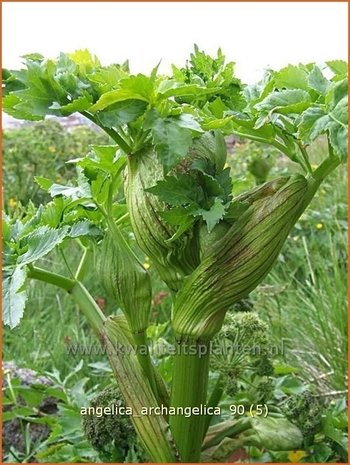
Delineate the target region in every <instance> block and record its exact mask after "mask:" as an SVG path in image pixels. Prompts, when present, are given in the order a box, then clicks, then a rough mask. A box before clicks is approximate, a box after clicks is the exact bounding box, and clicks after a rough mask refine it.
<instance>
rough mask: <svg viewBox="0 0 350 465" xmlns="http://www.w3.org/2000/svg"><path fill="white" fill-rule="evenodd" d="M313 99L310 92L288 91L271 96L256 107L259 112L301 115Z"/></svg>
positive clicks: (273, 93) (274, 93)
mask: <svg viewBox="0 0 350 465" xmlns="http://www.w3.org/2000/svg"><path fill="white" fill-rule="evenodd" d="M310 103H311V98H310V95H309V93H308V92H306V91H304V90H300V89H287V90H281V91H279V92H277V91H275V92H272V93H271V94H269V95H268V96H267V97H266V98H264V100H262V101H261V102H260V103H257V104H256V105H255V108H256V109H257V110H264V111H268V112H272V111H274V112H277V113H282V114H287V113H301V112H302V111H304V110H306V108H308V107H309V106H310Z"/></svg>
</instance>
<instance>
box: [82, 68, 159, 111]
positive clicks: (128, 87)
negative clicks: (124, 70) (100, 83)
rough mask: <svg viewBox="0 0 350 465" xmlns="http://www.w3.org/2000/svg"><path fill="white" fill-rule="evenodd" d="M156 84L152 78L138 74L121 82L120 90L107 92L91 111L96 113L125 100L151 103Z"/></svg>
mask: <svg viewBox="0 0 350 465" xmlns="http://www.w3.org/2000/svg"><path fill="white" fill-rule="evenodd" d="M153 92H154V82H153V80H152V79H151V78H149V77H147V76H144V75H143V74H138V75H137V76H130V77H128V78H126V79H123V80H122V81H121V82H120V88H119V89H117V90H112V91H110V92H106V93H105V94H103V95H102V96H101V98H100V99H99V100H98V102H97V103H95V105H93V106H92V107H91V108H90V111H92V112H96V111H99V110H104V109H105V108H107V107H109V106H110V105H113V104H115V103H117V102H122V101H123V100H143V101H145V102H149V101H151V100H152V98H153Z"/></svg>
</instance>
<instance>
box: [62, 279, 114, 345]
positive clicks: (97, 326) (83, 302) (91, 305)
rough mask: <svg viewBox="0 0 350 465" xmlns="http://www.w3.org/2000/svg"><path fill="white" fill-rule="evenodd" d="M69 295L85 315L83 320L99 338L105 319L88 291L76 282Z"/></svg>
mask: <svg viewBox="0 0 350 465" xmlns="http://www.w3.org/2000/svg"><path fill="white" fill-rule="evenodd" d="M70 294H71V296H72V297H73V299H74V300H75V302H76V303H77V304H78V306H79V308H80V310H81V312H82V313H83V314H84V315H85V318H86V319H87V320H88V322H89V323H90V325H91V327H92V328H93V330H94V331H95V333H96V334H97V335H98V336H99V335H100V334H101V330H102V328H103V323H104V322H105V321H106V317H105V316H104V314H103V313H102V311H101V309H100V307H99V306H98V305H97V303H96V302H95V301H94V299H93V298H92V296H91V294H90V293H89V291H88V290H87V289H86V288H85V286H84V285H83V284H82V283H80V282H79V281H77V282H76V283H75V285H74V287H73V288H72V289H71V291H70Z"/></svg>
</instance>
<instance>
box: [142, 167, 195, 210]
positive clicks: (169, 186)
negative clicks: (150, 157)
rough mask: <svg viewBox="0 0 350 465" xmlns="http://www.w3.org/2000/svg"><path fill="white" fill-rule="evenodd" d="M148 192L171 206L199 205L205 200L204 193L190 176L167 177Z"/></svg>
mask: <svg viewBox="0 0 350 465" xmlns="http://www.w3.org/2000/svg"><path fill="white" fill-rule="evenodd" d="M146 191H147V192H150V193H151V194H154V195H157V196H158V198H159V199H160V200H161V201H162V202H165V203H167V204H169V205H173V206H181V205H186V204H193V203H197V204H199V203H200V202H201V200H202V199H203V191H202V189H201V188H200V186H199V185H198V184H197V182H196V180H195V179H194V178H193V177H192V176H190V175H189V174H180V175H178V176H176V177H175V176H166V177H165V179H164V180H162V181H158V182H157V184H156V185H155V186H153V187H150V188H148V189H146Z"/></svg>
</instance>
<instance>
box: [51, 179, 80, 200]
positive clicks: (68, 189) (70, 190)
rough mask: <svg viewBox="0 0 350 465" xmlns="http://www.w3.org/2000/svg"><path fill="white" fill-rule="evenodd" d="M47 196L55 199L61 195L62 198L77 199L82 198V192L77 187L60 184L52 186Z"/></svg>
mask: <svg viewBox="0 0 350 465" xmlns="http://www.w3.org/2000/svg"><path fill="white" fill-rule="evenodd" d="M48 192H49V194H50V195H51V196H52V197H57V196H58V195H62V196H63V197H69V198H72V199H79V198H82V197H85V196H84V192H83V191H82V190H81V188H80V187H77V186H62V185H61V184H56V183H54V184H52V185H51V187H50V188H49V190H48Z"/></svg>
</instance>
